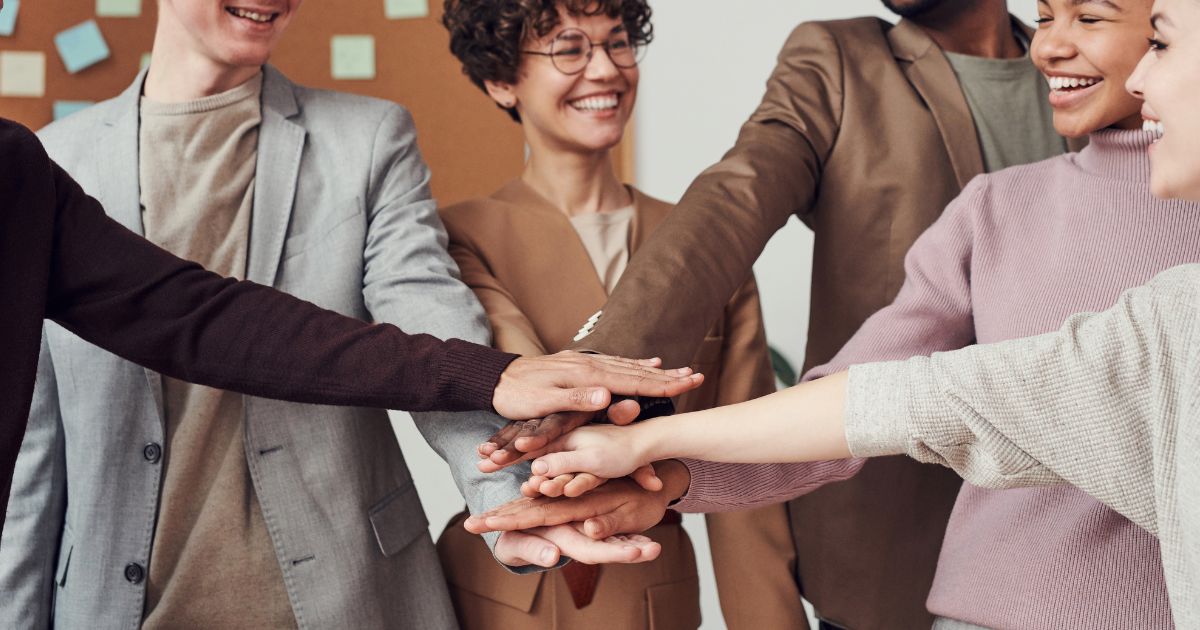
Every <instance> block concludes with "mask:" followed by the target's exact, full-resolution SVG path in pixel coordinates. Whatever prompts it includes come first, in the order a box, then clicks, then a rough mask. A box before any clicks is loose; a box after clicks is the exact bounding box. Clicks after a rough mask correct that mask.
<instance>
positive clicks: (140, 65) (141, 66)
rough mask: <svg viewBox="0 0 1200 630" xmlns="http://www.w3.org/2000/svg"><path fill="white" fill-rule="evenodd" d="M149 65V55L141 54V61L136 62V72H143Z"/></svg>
mask: <svg viewBox="0 0 1200 630" xmlns="http://www.w3.org/2000/svg"><path fill="white" fill-rule="evenodd" d="M149 65H150V53H142V60H141V61H139V62H138V70H145V69H146V66H149Z"/></svg>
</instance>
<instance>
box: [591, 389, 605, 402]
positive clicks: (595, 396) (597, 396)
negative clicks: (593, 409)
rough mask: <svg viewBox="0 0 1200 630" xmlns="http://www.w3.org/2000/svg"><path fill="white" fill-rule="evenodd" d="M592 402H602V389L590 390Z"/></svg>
mask: <svg viewBox="0 0 1200 630" xmlns="http://www.w3.org/2000/svg"><path fill="white" fill-rule="evenodd" d="M592 404H593V405H603V404H604V390H602V389H594V390H592Z"/></svg>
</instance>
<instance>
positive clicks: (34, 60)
mask: <svg viewBox="0 0 1200 630" xmlns="http://www.w3.org/2000/svg"><path fill="white" fill-rule="evenodd" d="M45 94H46V54H45V53H42V52H27V51H16V50H5V51H0V96H34V97H40V96H45Z"/></svg>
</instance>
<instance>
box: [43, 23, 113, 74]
mask: <svg viewBox="0 0 1200 630" xmlns="http://www.w3.org/2000/svg"><path fill="white" fill-rule="evenodd" d="M54 46H55V47H57V48H58V56H60V57H62V60H63V65H65V66H66V67H67V72H70V73H71V74H75V73H76V72H79V71H80V70H83V69H84V68H87V67H90V66H93V65H95V64H97V63H99V62H101V61H104V60H105V59H108V57H109V52H108V44H107V43H105V41H104V36H103V35H101V34H100V27H99V26H97V25H96V20H88V21H86V22H84V23H82V24H78V25H76V26H72V27H71V28H69V29H67V30H65V31H63V32H61V33H59V34H58V35H55V36H54Z"/></svg>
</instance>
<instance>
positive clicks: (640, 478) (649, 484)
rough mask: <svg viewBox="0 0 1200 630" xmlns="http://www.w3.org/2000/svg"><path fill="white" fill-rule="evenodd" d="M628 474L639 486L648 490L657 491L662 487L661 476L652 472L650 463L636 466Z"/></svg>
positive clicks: (652, 468)
mask: <svg viewBox="0 0 1200 630" xmlns="http://www.w3.org/2000/svg"><path fill="white" fill-rule="evenodd" d="M629 476H630V477H632V478H633V480H634V481H636V482H637V485H639V486H641V487H642V489H643V490H647V491H649V492H658V491H659V490H662V489H663V482H662V478H660V477H659V476H658V475H657V474H656V473H655V472H654V466H652V465H650V464H646V465H645V466H642V467H641V468H638V469H637V470H635V471H633V473H632V474H631V475H629Z"/></svg>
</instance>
